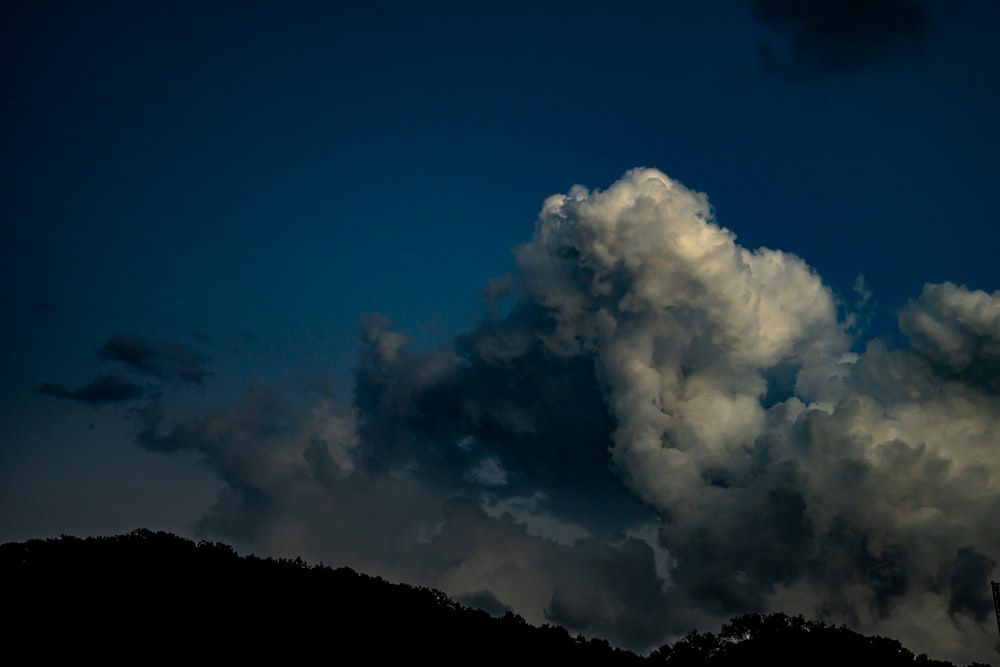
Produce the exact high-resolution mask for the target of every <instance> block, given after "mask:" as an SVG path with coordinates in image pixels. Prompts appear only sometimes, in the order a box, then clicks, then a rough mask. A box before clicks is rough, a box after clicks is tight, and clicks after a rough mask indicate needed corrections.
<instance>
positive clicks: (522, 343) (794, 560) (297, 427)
mask: <svg viewBox="0 0 1000 667" xmlns="http://www.w3.org/2000/svg"><path fill="white" fill-rule="evenodd" d="M514 255H515V260H516V266H515V269H514V270H513V271H512V272H511V274H510V275H508V276H505V277H502V278H500V279H497V280H495V281H493V282H491V284H490V285H489V286H488V288H487V296H488V298H489V299H491V300H492V303H493V305H494V306H496V305H497V304H499V303H500V302H501V301H503V302H505V303H512V304H513V305H512V306H511V307H510V308H499V307H490V308H487V309H486V310H487V315H486V317H485V318H484V319H483V321H482V322H481V323H479V324H478V325H477V326H476V327H475V328H473V329H472V330H470V331H468V332H465V333H463V334H461V335H459V336H457V337H456V338H455V340H454V344H453V345H452V347H450V348H448V349H443V350H434V351H429V352H416V351H413V350H411V349H410V346H409V345H408V341H407V337H406V336H405V335H404V334H403V333H401V332H397V331H394V330H393V329H392V327H391V324H390V323H389V322H388V321H387V320H386V319H385V318H382V317H379V316H370V317H366V318H364V319H363V320H362V334H361V337H360V346H359V358H358V365H357V368H356V371H355V388H354V395H353V399H352V401H351V405H350V406H346V405H343V404H340V403H338V402H336V401H334V400H333V399H331V398H329V397H328V396H317V397H315V398H314V400H313V401H311V402H309V403H308V404H303V403H301V402H298V401H291V400H289V399H288V398H287V397H284V396H282V395H280V394H278V393H274V392H271V391H266V390H255V391H253V392H250V393H248V395H247V396H246V397H245V399H244V400H243V401H242V402H240V403H238V404H236V405H234V406H231V407H230V408H226V409H222V410H216V411H213V412H209V413H207V414H204V415H200V416H197V417H193V418H189V419H186V420H181V421H178V422H172V423H168V421H167V420H166V418H165V416H164V415H163V413H162V410H161V408H160V407H159V405H158V404H156V403H151V404H149V405H148V406H147V408H146V409H145V411H144V412H143V414H142V418H141V423H140V428H139V435H138V441H139V443H140V444H141V445H143V446H145V447H148V448H150V449H153V450H157V451H162V452H174V451H194V452H197V453H198V454H199V455H200V456H201V457H202V458H203V460H204V461H205V463H206V465H208V466H210V467H211V469H212V470H214V471H215V472H216V474H218V475H219V477H220V478H221V479H222V480H224V481H225V482H226V489H225V491H224V492H223V494H222V495H221V496H220V498H219V502H218V503H217V504H216V506H215V507H214V508H212V510H211V511H210V512H209V513H208V514H207V515H206V517H205V520H204V521H203V522H202V525H201V527H202V529H203V530H205V531H208V532H212V533H214V535H215V536H225V537H238V538H240V539H242V540H245V541H246V542H247V544H248V545H249V546H252V547H254V548H257V549H262V550H266V551H269V552H272V553H275V552H277V553H287V554H289V555H303V556H308V557H311V558H313V559H315V560H323V561H325V562H341V563H345V564H349V565H352V566H355V567H359V568H361V569H364V570H366V571H369V572H374V573H377V574H381V575H383V576H389V577H393V578H396V579H402V580H406V581H410V582H412V583H417V584H421V585H429V586H434V587H437V588H441V589H442V590H445V591H447V592H448V593H450V594H452V595H455V596H456V597H457V598H458V599H460V600H468V601H470V602H474V603H475V604H478V605H480V606H484V607H486V608H489V609H492V610H502V609H506V608H508V607H509V608H511V609H513V610H515V611H516V612H518V613H520V614H522V615H523V616H525V618H527V619H528V620H529V621H532V622H555V623H559V624H562V625H564V626H566V627H567V628H568V629H570V630H571V631H577V632H582V633H586V634H592V635H599V636H604V637H607V638H608V639H609V640H611V641H613V642H615V643H616V644H619V645H622V646H627V647H629V648H632V649H636V650H640V651H643V650H649V649H651V648H653V647H655V646H658V645H659V644H662V643H663V642H665V641H668V640H671V639H674V638H676V637H677V636H680V635H683V634H684V633H686V632H687V631H688V630H690V629H692V628H704V629H717V628H718V627H719V626H720V625H721V624H722V623H723V622H724V621H726V620H728V619H729V618H730V617H731V616H733V615H735V614H738V613H744V612H751V611H765V612H766V611H784V612H787V613H801V614H804V615H806V616H809V617H813V618H822V619H825V620H828V621H831V622H835V623H846V624H848V625H850V626H852V627H854V628H856V629H858V630H860V631H863V632H866V633H875V634H885V635H888V636H892V637H896V638H898V639H900V640H901V641H902V642H903V643H904V644H906V645H907V646H908V647H910V648H911V649H913V650H916V651H918V652H920V651H923V652H927V653H928V654H929V655H931V656H934V657H940V658H946V659H951V660H955V661H958V662H971V661H976V660H978V661H984V662H988V661H991V660H995V659H996V653H995V648H994V644H995V641H994V640H993V635H992V633H993V632H994V628H993V627H992V626H991V625H990V623H989V620H990V619H988V618H986V617H987V616H988V614H985V613H984V611H983V610H984V608H985V607H984V602H983V600H984V599H985V598H984V595H986V593H985V591H987V590H988V578H989V577H990V576H994V573H995V571H996V562H997V560H998V557H1000V531H998V530H997V517H998V516H1000V466H998V461H1000V451H998V449H997V447H998V445H997V443H1000V419H998V417H997V415H1000V409H998V408H1000V405H998V402H1000V395H998V392H997V391H996V389H997V387H996V385H995V381H994V380H993V378H995V377H996V374H995V373H994V372H993V370H992V369H995V364H996V359H997V349H998V344H997V335H998V334H997V331H998V330H1000V328H998V326H997V324H998V319H997V318H998V312H1000V293H994V294H987V293H985V292H976V291H972V290H969V289H966V288H964V287H959V286H955V285H950V284H944V285H929V286H928V287H927V288H926V289H925V290H924V293H923V294H922V295H921V296H920V297H919V298H918V299H916V300H915V301H912V302H910V303H909V304H907V305H905V306H904V307H903V308H902V309H901V310H900V312H899V324H900V328H901V330H902V332H903V333H904V334H905V335H906V336H908V338H909V344H908V345H907V346H904V347H900V348H895V347H892V346H890V345H889V344H888V343H886V342H884V341H881V340H872V341H869V342H868V343H867V346H866V347H865V348H864V351H863V352H862V353H854V352H852V349H855V347H856V344H857V343H858V341H856V340H855V339H854V336H855V335H857V329H858V328H857V322H858V314H857V313H851V312H847V313H845V312H844V308H843V304H841V303H839V302H838V300H837V299H836V298H835V296H834V294H833V293H832V291H831V289H830V288H829V287H828V286H827V285H825V284H824V283H823V281H822V280H821V278H820V277H819V276H818V275H817V274H816V273H815V272H814V271H813V270H812V269H811V268H810V267H809V266H808V265H807V264H806V263H805V261H803V260H802V259H801V258H799V257H796V256H794V255H791V254H788V253H784V252H781V251H778V250H772V249H766V248H759V249H748V248H744V247H742V246H740V245H739V244H738V243H737V240H736V236H735V234H733V233H732V232H731V231H729V230H728V229H726V228H725V227H723V226H721V225H720V224H719V223H718V222H717V221H715V219H714V217H713V212H712V208H711V206H710V204H709V202H708V200H707V198H706V196H705V195H703V194H700V193H697V192H695V191H692V190H690V189H688V188H687V187H685V186H684V185H683V184H681V183H680V182H678V181H676V180H673V179H671V178H669V177H667V176H666V175H664V174H663V173H661V172H659V171H657V170H654V169H635V170H632V171H630V172H628V173H626V174H625V176H624V177H623V178H622V179H621V180H619V181H618V182H616V183H614V184H613V185H612V186H611V187H609V188H608V189H607V190H593V191H592V190H588V189H586V188H583V187H580V186H577V187H574V188H573V189H571V190H570V191H569V192H568V193H566V194H561V195H555V196H552V197H550V198H548V199H547V200H546V201H545V202H544V204H543V206H542V210H541V213H540V215H539V217H538V220H537V223H536V226H535V229H534V233H533V235H532V237H531V239H530V240H529V241H527V242H526V243H525V244H523V245H521V246H519V247H518V248H516V249H515V253H514ZM858 292H859V294H860V295H862V296H863V297H864V298H862V299H860V300H859V307H866V306H865V303H866V302H867V296H865V290H864V289H863V285H860V287H859V289H858Z"/></svg>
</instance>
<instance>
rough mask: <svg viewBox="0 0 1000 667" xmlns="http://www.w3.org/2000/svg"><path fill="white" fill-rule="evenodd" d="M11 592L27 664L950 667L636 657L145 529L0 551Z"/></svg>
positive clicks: (8, 632)
mask: <svg viewBox="0 0 1000 667" xmlns="http://www.w3.org/2000/svg"><path fill="white" fill-rule="evenodd" d="M0 585H2V589H0V595H2V598H0V599H2V604H3V607H4V614H3V618H6V619H8V620H7V621H4V622H3V624H2V626H0V627H3V629H4V632H3V635H4V636H5V639H6V641H5V644H6V647H7V650H8V655H11V654H14V655H24V656H25V657H26V658H29V659H30V658H34V659H44V658H46V657H49V658H52V657H69V658H75V659H80V658H97V659H103V660H104V661H105V662H111V663H120V662H131V663H135V662H139V661H158V660H163V659H185V660H198V661H201V660H206V659H217V660H225V661H232V660H254V661H259V660H267V661H280V663H281V664H295V663H299V662H305V661H310V662H312V661H319V662H321V663H324V664H328V663H344V664H357V663H359V662H362V661H364V662H374V663H375V664H383V663H384V662H385V661H392V662H398V661H414V660H419V661H421V662H423V661H424V660H431V661H432V662H435V663H438V664H509V663H511V662H515V661H531V662H532V663H534V662H535V661H537V660H553V661H559V662H560V663H562V664H569V663H570V661H572V662H574V663H576V662H579V663H582V664H601V665H640V664H646V665H649V664H655V665H663V666H669V667H687V666H694V665H705V666H715V665H719V666H728V665H747V664H755V663H757V662H758V661H759V662H763V663H765V664H770V665H783V664H787V665H792V664H795V665H800V664H810V665H827V664H830V665H833V664H838V665H841V664H845V663H849V662H851V661H860V662H865V663H867V662H874V663H875V664H879V665H882V666H890V667H891V666H895V665H900V666H902V665H921V666H924V665H926V666H932V667H947V666H950V665H951V663H947V662H942V661H935V660H929V659H928V658H927V657H926V656H914V655H913V654H912V653H911V652H910V651H908V650H906V649H905V648H903V647H902V646H901V645H900V644H899V642H897V641H895V640H892V639H886V638H883V637H865V636H862V635H859V634H857V633H855V632H853V631H851V630H848V629H846V628H843V627H839V628H838V627H832V626H827V625H824V624H822V623H817V622H811V621H806V620H804V619H802V618H801V617H789V616H785V615H783V614H771V615H767V616H762V615H747V616H741V617H738V618H735V619H733V620H732V621H731V622H730V623H728V624H727V625H726V626H724V627H723V628H722V630H721V631H720V632H719V634H718V635H715V634H712V633H702V632H691V633H689V634H688V635H687V636H686V637H684V638H683V639H681V640H680V641H677V642H675V643H674V644H673V645H665V646H663V647H661V648H659V649H657V650H656V651H654V652H652V653H651V654H650V655H648V656H638V655H636V654H634V653H631V652H629V651H624V650H621V649H617V648H615V647H612V646H611V645H610V644H609V643H608V642H607V641H605V640H603V639H594V638H589V639H588V638H584V637H582V636H579V635H578V636H575V637H574V636H572V635H570V633H568V632H567V631H566V630H565V629H563V628H561V627H558V626H552V625H543V626H541V627H536V626H532V625H530V624H528V623H527V622H525V621H524V619H522V618H521V617H520V616H517V615H516V614H512V613H507V614H506V615H504V616H502V617H494V616H491V615H490V614H488V613H486V612H485V611H481V610H477V609H470V608H468V607H464V606H462V605H459V604H458V603H456V602H455V601H453V600H451V599H450V598H449V597H448V596H447V595H445V594H444V593H441V592H440V591H436V590H433V589H429V588H421V587H415V586H409V585H406V584H392V583H389V582H387V581H385V580H384V579H381V578H378V577H370V576H367V575H365V574H360V573H358V572H355V571H353V570H351V569H349V568H345V567H341V568H336V569H335V568H331V567H328V566H324V565H309V564H307V563H305V562H304V561H302V560H301V559H298V558H296V559H280V558H279V559H274V558H259V557H257V556H241V555H239V554H237V553H236V552H235V551H234V550H233V549H232V547H230V546H228V545H226V544H223V543H218V542H207V541H202V542H197V543H195V542H193V541H191V540H187V539H184V538H181V537H178V536H176V535H172V534H169V533H164V532H153V531H149V530H136V531H133V532H131V533H129V534H127V535H119V536H113V537H88V538H85V539H81V538H76V537H68V536H63V537H61V538H59V539H49V540H28V541H26V542H11V543H7V544H3V545H0Z"/></svg>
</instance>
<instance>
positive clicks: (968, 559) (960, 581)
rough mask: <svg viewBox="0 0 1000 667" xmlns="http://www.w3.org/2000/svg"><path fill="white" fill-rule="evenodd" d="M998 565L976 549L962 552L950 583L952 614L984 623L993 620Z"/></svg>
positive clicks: (966, 548) (954, 567)
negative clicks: (993, 576)
mask: <svg viewBox="0 0 1000 667" xmlns="http://www.w3.org/2000/svg"><path fill="white" fill-rule="evenodd" d="M996 565H997V564H996V561H994V560H993V559H991V558H988V557H986V556H984V555H983V554H981V553H978V552H977V551H976V550H975V548H973V547H962V548H961V549H959V550H958V554H957V555H956V556H955V564H954V566H953V567H952V570H951V580H950V582H949V583H950V585H951V598H950V600H949V602H948V611H949V612H950V613H951V614H957V613H967V614H971V615H972V616H973V617H975V619H976V620H977V621H980V622H984V621H986V620H987V619H990V618H991V617H992V615H993V614H992V612H993V598H992V593H991V591H990V588H989V582H990V574H991V573H992V572H993V570H995V569H996Z"/></svg>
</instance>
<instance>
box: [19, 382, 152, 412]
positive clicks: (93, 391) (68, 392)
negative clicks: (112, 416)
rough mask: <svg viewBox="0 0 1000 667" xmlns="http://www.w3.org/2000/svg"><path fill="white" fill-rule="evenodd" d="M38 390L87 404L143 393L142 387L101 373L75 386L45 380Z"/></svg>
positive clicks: (114, 400) (109, 401)
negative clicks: (85, 382)
mask: <svg viewBox="0 0 1000 667" xmlns="http://www.w3.org/2000/svg"><path fill="white" fill-rule="evenodd" d="M38 391H39V393H42V394H45V395H46V396H55V397H56V398H68V399H70V400H74V401H79V402H81V403H87V404H89V405H100V404H102V403H120V402H122V401H132V400H135V399H137V398H141V397H142V395H143V388H142V387H140V386H139V385H137V384H133V383H131V382H129V381H128V380H125V379H122V378H120V377H118V376H116V375H102V376H100V377H99V378H97V379H95V380H92V381H91V382H88V383H87V384H85V385H81V386H79V387H76V388H71V387H68V386H66V385H64V384H61V383H52V382H46V383H44V384H42V385H41V386H40V387H39V388H38Z"/></svg>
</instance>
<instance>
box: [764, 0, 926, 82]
mask: <svg viewBox="0 0 1000 667" xmlns="http://www.w3.org/2000/svg"><path fill="white" fill-rule="evenodd" d="M750 7H751V11H752V12H753V14H754V15H755V16H756V17H757V18H758V19H759V20H761V21H762V22H763V23H765V24H768V25H770V26H771V27H772V28H775V29H776V30H778V31H779V32H782V33H785V34H786V35H787V37H788V39H789V43H788V44H787V53H784V54H777V53H775V52H774V49H773V48H772V47H771V46H770V45H768V44H765V45H764V46H762V50H761V57H762V58H763V63H764V65H765V66H766V67H772V68H779V69H781V70H783V71H784V72H785V73H786V74H787V75H789V76H792V77H797V78H812V77H817V76H830V75H835V74H852V73H856V72H859V71H861V70H864V69H867V68H869V67H871V66H872V65H874V64H875V63H876V62H878V61H879V60H882V59H884V58H886V57H887V56H889V55H890V54H892V53H894V52H896V51H898V50H899V49H900V48H901V47H904V46H906V45H907V44H914V43H918V42H919V41H920V40H921V39H922V38H923V37H924V35H925V34H926V32H927V29H928V25H929V23H930V16H929V14H928V12H927V9H926V8H925V7H924V5H923V3H922V2H921V1H920V0H751V2H750Z"/></svg>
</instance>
